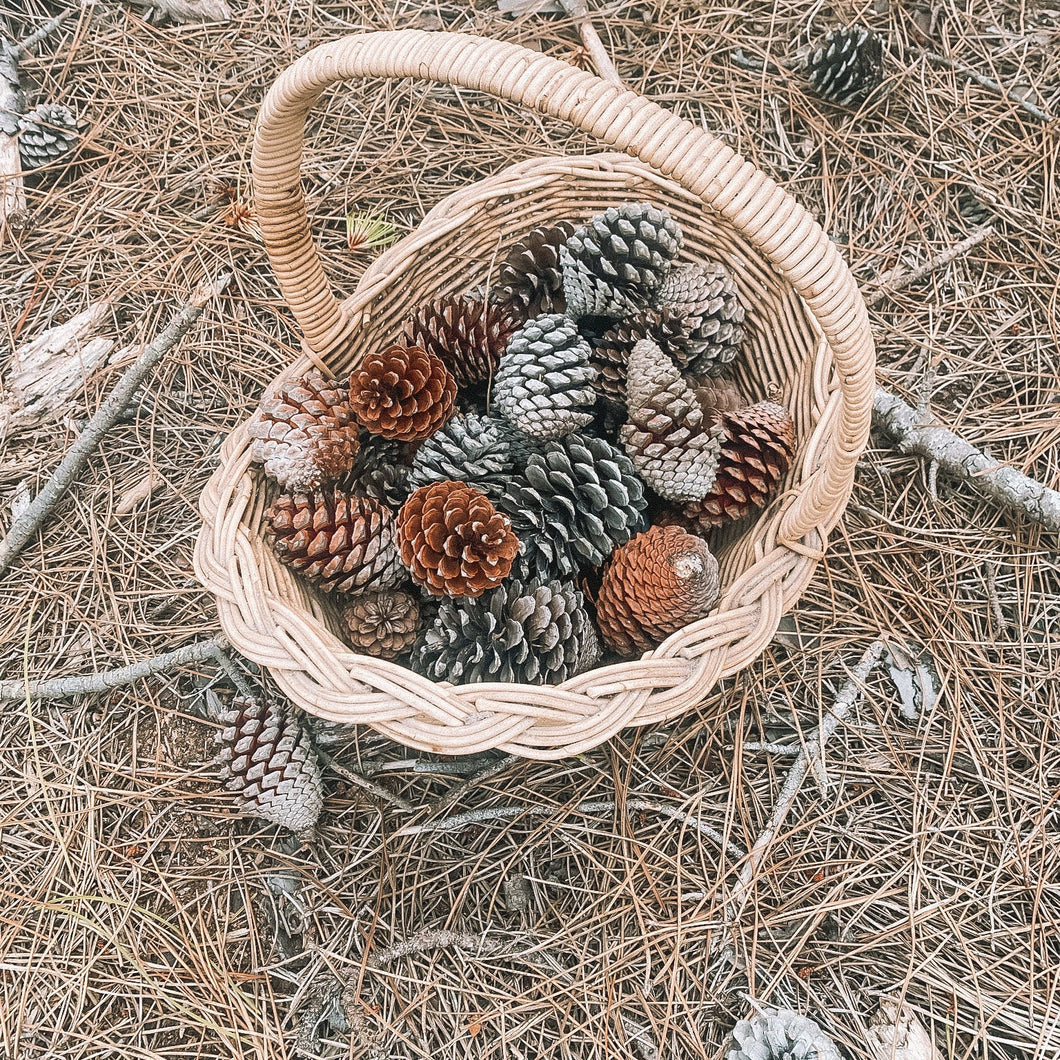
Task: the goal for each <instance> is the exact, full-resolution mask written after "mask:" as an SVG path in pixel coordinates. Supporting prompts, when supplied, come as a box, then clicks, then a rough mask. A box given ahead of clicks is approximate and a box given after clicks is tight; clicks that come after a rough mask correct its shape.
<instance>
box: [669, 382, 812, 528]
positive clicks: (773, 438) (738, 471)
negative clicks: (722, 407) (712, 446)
mask: <svg viewBox="0 0 1060 1060" xmlns="http://www.w3.org/2000/svg"><path fill="white" fill-rule="evenodd" d="M714 431H715V433H716V434H717V435H718V437H719V438H720V440H721V456H720V457H719V459H718V474H717V478H716V479H715V481H714V486H713V488H712V489H711V491H710V493H708V494H707V496H706V497H704V498H703V500H701V501H698V502H697V503H695V504H689V505H686V506H685V514H686V515H687V516H688V517H689V518H691V519H694V520H695V522H696V525H697V526H699V527H700V528H701V529H703V530H708V529H710V527H713V526H722V525H723V524H725V523H728V522H732V521H734V520H736V519H740V518H742V517H743V516H745V515H746V514H747V513H748V512H750V511H752V510H753V509H754V508H762V507H764V506H765V504H766V503H767V501H769V499H770V498H771V497H772V496H773V494H774V493H775V492H776V490H777V487H778V486H779V485H780V480H781V479H782V478H783V477H784V476H785V475H786V474H787V473H788V468H789V467H790V466H791V458H792V457H793V456H794V454H795V424H794V422H793V421H792V418H791V413H790V412H789V411H788V410H787V409H786V408H785V407H784V406H783V405H777V404H775V403H774V402H772V401H760V402H759V403H758V404H757V405H748V406H747V408H744V409H740V410H739V411H738V412H727V413H725V414H724V415H723V416H722V418H721V421H720V422H719V423H718V425H717V426H716V427H715V428H714Z"/></svg>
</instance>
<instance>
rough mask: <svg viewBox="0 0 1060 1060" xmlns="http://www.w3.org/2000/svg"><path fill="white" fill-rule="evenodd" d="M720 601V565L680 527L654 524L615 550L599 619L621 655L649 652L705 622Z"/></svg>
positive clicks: (602, 591)
mask: <svg viewBox="0 0 1060 1060" xmlns="http://www.w3.org/2000/svg"><path fill="white" fill-rule="evenodd" d="M717 602H718V561H717V560H716V559H715V558H714V556H713V555H712V554H711V551H710V549H709V548H708V547H707V543H706V542H705V541H704V540H703V539H702V538H701V537H697V536H695V535H694V534H689V533H686V532H685V531H684V530H682V529H681V528H680V527H679V526H653V527H652V528H651V529H650V530H647V531H646V532H645V533H643V534H638V535H637V536H636V537H635V538H633V540H632V541H630V542H629V543H628V544H626V545H622V546H621V547H620V548H617V549H615V554H614V556H612V557H611V562H610V563H609V564H608V565H607V567H606V569H605V570H604V577H603V581H602V582H601V584H600V591H599V593H598V594H597V597H596V620H597V622H598V623H599V626H600V632H601V633H603V635H604V641H605V642H606V644H607V646H608V647H609V648H611V649H612V650H613V651H616V652H618V653H619V654H620V655H632V654H633V653H634V652H644V651H647V650H648V649H649V648H653V647H655V646H656V645H657V644H659V643H660V642H661V641H663V640H665V639H666V638H667V637H668V636H669V635H670V634H671V633H676V632H677V631H678V630H679V629H681V628H682V627H684V626H687V625H688V624H689V623H690V622H695V621H697V620H698V619H700V618H705V617H706V616H707V614H708V612H709V611H710V609H711V608H712V607H713V606H714V605H715V604H716V603H717Z"/></svg>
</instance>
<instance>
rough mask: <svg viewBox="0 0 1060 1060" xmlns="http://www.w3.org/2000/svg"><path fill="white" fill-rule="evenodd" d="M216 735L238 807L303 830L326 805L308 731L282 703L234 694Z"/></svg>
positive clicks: (225, 775) (225, 776)
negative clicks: (238, 799) (220, 728)
mask: <svg viewBox="0 0 1060 1060" xmlns="http://www.w3.org/2000/svg"><path fill="white" fill-rule="evenodd" d="M220 720H221V722H222V723H223V724H224V726H225V728H224V729H223V731H221V732H219V733H218V734H217V742H218V743H219V744H221V753H220V755H219V756H218V757H219V760H220V762H221V769H222V777H223V779H224V780H225V787H226V788H227V789H228V790H229V791H234V792H237V793H238V795H239V798H240V803H241V806H242V809H244V810H245V811H247V812H248V813H251V814H253V815H254V816H255V817H263V818H265V820H266V821H271V822H272V823H273V824H278V825H282V826H283V827H284V828H290V829H291V831H293V832H297V833H301V834H305V833H308V832H311V831H312V829H313V827H314V826H315V825H316V823H317V819H318V818H319V817H320V811H321V809H323V806H324V785H323V782H322V780H321V776H320V763H319V761H318V760H317V753H316V749H315V748H314V746H313V741H312V740H311V739H310V736H309V733H308V732H307V731H306V729H305V728H304V726H303V725H302V723H301V721H300V719H299V717H298V715H297V714H295V712H294V710H293V708H292V707H291V706H290V705H289V704H287V703H286V701H280V702H274V701H270V700H269V699H267V698H266V697H265V695H264V694H262V696H261V698H260V699H251V698H248V697H244V696H237V697H236V698H235V699H233V700H232V705H231V708H230V709H229V710H227V711H226V712H225V713H224V714H222V715H221V719H220Z"/></svg>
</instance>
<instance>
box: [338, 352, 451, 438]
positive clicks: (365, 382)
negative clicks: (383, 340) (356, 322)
mask: <svg viewBox="0 0 1060 1060" xmlns="http://www.w3.org/2000/svg"><path fill="white" fill-rule="evenodd" d="M455 400H456V382H455V381H454V379H453V376H452V373H451V372H450V371H449V369H448V368H447V367H446V366H445V363H444V362H443V361H442V360H441V358H439V357H438V356H437V355H436V354H433V353H429V352H428V351H427V350H425V349H423V348H422V347H421V346H389V347H388V348H387V349H385V350H383V351H382V352H381V353H372V354H369V355H368V356H367V357H365V359H364V361H363V362H362V363H361V366H360V368H359V369H358V370H357V371H355V372H354V373H353V375H352V376H351V377H350V405H351V407H352V408H353V414H354V415H355V416H356V417H357V419H358V421H359V422H360V423H361V424H362V426H364V427H365V428H366V429H367V430H368V431H370V432H371V433H372V434H379V435H382V436H383V437H384V438H394V439H396V440H397V441H399V442H416V441H421V440H422V439H424V438H429V437H430V436H431V435H432V434H434V432H435V431H436V430H438V428H439V427H441V425H442V424H443V423H445V421H446V420H447V419H449V416H450V414H451V413H452V411H453V402H454V401H455Z"/></svg>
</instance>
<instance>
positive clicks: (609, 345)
mask: <svg viewBox="0 0 1060 1060" xmlns="http://www.w3.org/2000/svg"><path fill="white" fill-rule="evenodd" d="M641 339H651V341H652V342H654V343H655V344H656V345H657V346H658V347H659V348H660V349H661V350H662V351H663V353H665V354H666V356H667V357H669V358H670V360H671V361H673V362H674V364H675V365H677V367H678V368H680V369H681V370H682V371H684V369H685V368H687V367H688V361H689V357H690V353H689V346H688V331H687V328H686V326H685V320H684V318H683V317H681V316H678V315H677V314H676V313H673V312H671V311H670V310H669V309H645V310H643V311H641V312H640V313H636V314H634V315H633V316H631V317H627V318H626V319H625V320H618V321H615V322H614V324H613V325H612V326H611V327H609V328H608V329H607V330H606V331H604V332H603V334H602V335H601V336H600V337H599V338H598V339H596V340H595V342H591V346H592V353H591V355H590V357H589V363H590V364H592V365H593V367H594V368H595V369H596V382H595V384H594V385H595V386H596V391H597V393H599V394H601V395H602V396H603V397H605V398H607V399H608V400H609V401H612V402H614V403H615V404H618V405H624V404H625V401H626V365H627V363H628V362H629V355H630V353H632V352H633V347H634V346H636V344H637V343H638V342H640V341H641Z"/></svg>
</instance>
